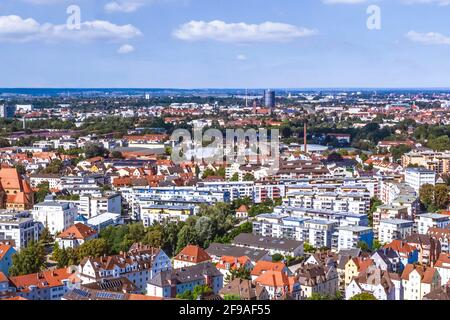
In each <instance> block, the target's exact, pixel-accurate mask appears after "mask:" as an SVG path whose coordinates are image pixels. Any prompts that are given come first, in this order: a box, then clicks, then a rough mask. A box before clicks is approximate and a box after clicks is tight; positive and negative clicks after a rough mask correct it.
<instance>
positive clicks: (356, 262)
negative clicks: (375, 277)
mask: <svg viewBox="0 0 450 320" xmlns="http://www.w3.org/2000/svg"><path fill="white" fill-rule="evenodd" d="M369 267H374V261H373V260H372V259H370V258H362V257H355V258H352V259H350V260H348V262H347V263H346V264H345V281H344V284H345V287H347V286H348V285H349V284H350V283H351V282H352V280H353V278H354V277H357V276H358V275H359V274H360V273H361V272H363V271H365V270H366V269H368V268H369Z"/></svg>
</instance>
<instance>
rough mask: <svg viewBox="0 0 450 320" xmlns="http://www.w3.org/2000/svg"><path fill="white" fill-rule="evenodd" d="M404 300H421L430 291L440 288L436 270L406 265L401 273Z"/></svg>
mask: <svg viewBox="0 0 450 320" xmlns="http://www.w3.org/2000/svg"><path fill="white" fill-rule="evenodd" d="M402 285H403V291H404V300H422V299H423V297H424V296H425V295H427V294H429V293H430V292H431V291H433V290H435V289H437V288H439V287H440V286H441V278H440V276H439V272H438V271H437V269H435V268H433V267H424V266H419V265H413V264H408V265H406V267H405V269H404V270H403V273H402Z"/></svg>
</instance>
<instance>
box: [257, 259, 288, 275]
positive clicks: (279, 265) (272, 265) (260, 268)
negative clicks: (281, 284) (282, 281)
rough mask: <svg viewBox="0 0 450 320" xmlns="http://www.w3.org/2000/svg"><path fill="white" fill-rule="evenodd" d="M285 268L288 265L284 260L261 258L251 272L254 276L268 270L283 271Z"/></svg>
mask: <svg viewBox="0 0 450 320" xmlns="http://www.w3.org/2000/svg"><path fill="white" fill-rule="evenodd" d="M284 268H286V265H285V264H284V263H283V262H271V261H264V260H260V261H258V262H257V263H256V265H255V267H254V268H253V270H252V273H251V274H252V276H260V275H261V274H263V273H264V272H266V271H282V270H284Z"/></svg>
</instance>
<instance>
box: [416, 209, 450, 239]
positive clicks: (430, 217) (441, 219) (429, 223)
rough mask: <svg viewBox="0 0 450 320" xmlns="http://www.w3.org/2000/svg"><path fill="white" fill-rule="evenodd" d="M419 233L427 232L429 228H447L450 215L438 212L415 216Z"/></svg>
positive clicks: (449, 222)
mask: <svg viewBox="0 0 450 320" xmlns="http://www.w3.org/2000/svg"><path fill="white" fill-rule="evenodd" d="M415 223H416V230H417V233H420V234H427V232H428V229H429V228H442V229H443V228H445V227H446V226H448V225H449V224H450V216H448V215H444V214H437V213H426V214H420V215H417V216H416V218H415Z"/></svg>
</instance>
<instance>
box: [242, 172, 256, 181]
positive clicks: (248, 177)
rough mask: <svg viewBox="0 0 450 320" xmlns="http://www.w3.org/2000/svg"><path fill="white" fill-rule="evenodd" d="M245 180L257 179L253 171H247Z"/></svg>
mask: <svg viewBox="0 0 450 320" xmlns="http://www.w3.org/2000/svg"><path fill="white" fill-rule="evenodd" d="M244 181H255V177H254V176H253V175H252V174H251V173H246V174H245V175H244Z"/></svg>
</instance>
